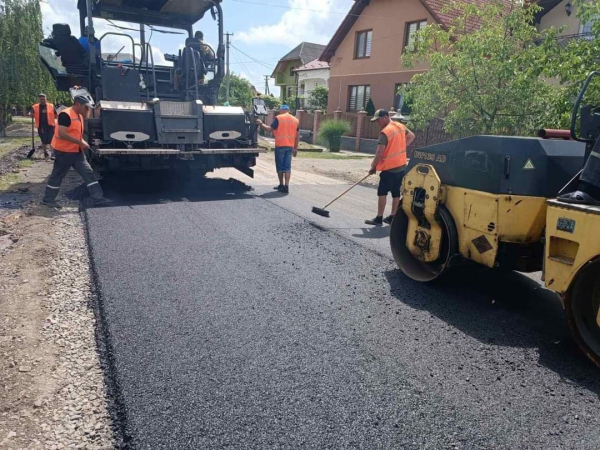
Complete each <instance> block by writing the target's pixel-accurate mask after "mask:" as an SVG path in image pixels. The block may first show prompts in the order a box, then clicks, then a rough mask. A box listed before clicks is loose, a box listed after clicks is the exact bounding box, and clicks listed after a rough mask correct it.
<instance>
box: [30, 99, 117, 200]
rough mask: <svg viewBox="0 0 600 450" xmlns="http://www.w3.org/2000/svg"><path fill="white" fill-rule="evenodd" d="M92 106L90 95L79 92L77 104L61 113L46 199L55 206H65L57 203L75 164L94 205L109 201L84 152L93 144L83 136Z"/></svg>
mask: <svg viewBox="0 0 600 450" xmlns="http://www.w3.org/2000/svg"><path fill="white" fill-rule="evenodd" d="M91 107H93V105H92V102H91V100H90V99H88V98H86V97H84V96H77V97H75V99H74V100H73V106H72V107H71V108H67V109H65V110H64V111H62V112H61V113H60V114H59V115H58V130H57V131H56V134H55V135H54V139H52V147H53V148H54V154H55V160H54V167H53V168H52V173H51V174H50V176H49V177H48V181H47V182H46V192H45V194H44V198H43V200H42V204H44V205H47V206H50V207H53V208H60V207H61V206H60V205H59V204H58V203H56V197H57V196H58V191H59V189H60V185H61V183H62V180H63V178H64V177H65V175H66V174H67V173H68V172H69V170H70V169H71V167H73V169H75V171H76V172H77V173H78V174H79V175H80V176H81V178H83V181H84V182H85V185H86V186H87V188H88V191H89V192H90V196H91V197H92V200H93V203H94V205H102V204H105V203H108V202H109V200H108V199H106V198H104V193H103V192H102V188H101V187H100V184H99V183H98V180H96V177H95V176H94V171H93V169H92V167H91V166H90V164H89V163H88V162H87V159H86V157H85V154H84V151H85V150H88V149H89V148H90V146H89V144H88V143H87V142H86V141H85V139H84V138H83V131H84V123H83V120H84V117H87V116H88V113H89V110H90V108H91Z"/></svg>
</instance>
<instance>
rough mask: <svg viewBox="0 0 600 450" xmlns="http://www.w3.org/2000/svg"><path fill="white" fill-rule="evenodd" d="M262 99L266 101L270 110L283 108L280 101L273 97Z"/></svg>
mask: <svg viewBox="0 0 600 450" xmlns="http://www.w3.org/2000/svg"><path fill="white" fill-rule="evenodd" d="M262 99H263V100H264V101H265V105H266V106H267V108H268V109H279V107H280V106H281V102H280V101H279V99H278V98H277V97H274V96H273V95H263V97H262Z"/></svg>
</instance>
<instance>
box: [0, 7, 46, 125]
mask: <svg viewBox="0 0 600 450" xmlns="http://www.w3.org/2000/svg"><path fill="white" fill-rule="evenodd" d="M42 38H43V31H42V14H41V10H40V5H39V1H38V0H3V1H0V129H3V128H4V126H5V125H6V123H7V120H8V119H9V116H8V114H7V111H8V110H9V109H10V108H11V107H13V106H16V107H17V108H19V107H28V106H30V105H32V104H33V103H35V102H36V101H37V94H39V93H40V92H41V91H43V92H45V93H46V94H47V95H48V100H49V101H50V102H56V101H57V92H56V89H55V88H54V85H53V82H52V79H51V78H50V75H49V74H48V72H47V71H46V69H45V68H44V67H43V66H42V64H41V62H40V58H39V54H38V44H39V42H40V41H41V40H42Z"/></svg>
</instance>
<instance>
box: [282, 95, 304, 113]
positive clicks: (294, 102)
mask: <svg viewBox="0 0 600 450" xmlns="http://www.w3.org/2000/svg"><path fill="white" fill-rule="evenodd" d="M283 103H285V104H286V105H288V106H289V107H290V109H291V110H292V112H296V105H299V104H300V99H299V98H298V97H297V96H295V95H294V96H292V97H288V98H287V99H286V100H285V101H284V102H283Z"/></svg>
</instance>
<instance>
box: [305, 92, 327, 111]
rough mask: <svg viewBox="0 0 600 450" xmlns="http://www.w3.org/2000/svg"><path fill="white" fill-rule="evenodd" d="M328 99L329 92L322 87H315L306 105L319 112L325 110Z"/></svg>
mask: <svg viewBox="0 0 600 450" xmlns="http://www.w3.org/2000/svg"><path fill="white" fill-rule="evenodd" d="M328 97H329V90H328V89H327V88H326V87H323V86H317V87H316V88H314V89H313V90H312V91H311V93H310V95H309V96H308V104H309V105H310V107H311V108H313V109H320V110H321V111H326V110H327V99H328Z"/></svg>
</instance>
